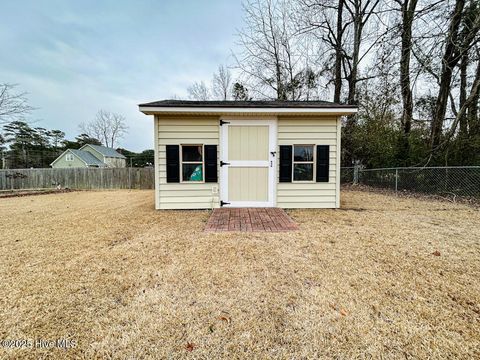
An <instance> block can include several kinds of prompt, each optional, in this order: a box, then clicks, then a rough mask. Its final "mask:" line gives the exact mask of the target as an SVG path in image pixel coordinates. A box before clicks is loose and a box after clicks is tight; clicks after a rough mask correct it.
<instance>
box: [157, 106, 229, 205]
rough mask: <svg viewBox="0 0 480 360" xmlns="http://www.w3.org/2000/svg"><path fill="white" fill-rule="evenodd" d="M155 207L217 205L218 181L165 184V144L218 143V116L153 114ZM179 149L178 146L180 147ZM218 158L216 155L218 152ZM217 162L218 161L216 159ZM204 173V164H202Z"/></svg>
mask: <svg viewBox="0 0 480 360" xmlns="http://www.w3.org/2000/svg"><path fill="white" fill-rule="evenodd" d="M155 122H156V124H155V128H156V129H157V130H156V134H155V136H156V139H155V142H156V146H155V150H156V154H155V160H156V163H157V166H156V177H157V185H158V186H156V189H157V190H156V191H155V195H156V197H157V199H156V207H157V209H209V208H212V207H219V202H220V199H219V195H218V191H217V193H216V194H213V192H212V188H213V187H216V188H217V190H218V183H167V171H166V148H165V145H181V144H202V145H217V153H218V150H219V148H218V145H219V118H218V117H216V116H181V115H179V116H168V117H167V116H161V115H156V116H155ZM180 151H181V149H180ZM217 159H218V155H217ZM217 161H218V160H217ZM203 171H204V172H205V165H204V167H203Z"/></svg>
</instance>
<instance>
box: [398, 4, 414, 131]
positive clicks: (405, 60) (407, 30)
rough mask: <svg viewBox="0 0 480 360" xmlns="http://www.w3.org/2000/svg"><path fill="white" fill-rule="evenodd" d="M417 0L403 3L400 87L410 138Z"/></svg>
mask: <svg viewBox="0 0 480 360" xmlns="http://www.w3.org/2000/svg"><path fill="white" fill-rule="evenodd" d="M416 6H417V0H411V1H409V0H405V1H404V2H403V5H402V51H401V57H400V87H401V90H402V103H403V113H402V125H403V133H404V135H405V137H407V138H408V136H409V134H410V130H411V128H412V118H413V98H412V89H411V85H410V57H411V52H412V24H413V17H414V14H415V9H416Z"/></svg>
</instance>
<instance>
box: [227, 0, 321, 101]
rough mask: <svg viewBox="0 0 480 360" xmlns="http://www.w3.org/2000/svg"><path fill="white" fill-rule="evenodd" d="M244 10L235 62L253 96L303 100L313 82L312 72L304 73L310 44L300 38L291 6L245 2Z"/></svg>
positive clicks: (281, 1) (277, 0)
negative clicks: (242, 25)
mask: <svg viewBox="0 0 480 360" xmlns="http://www.w3.org/2000/svg"><path fill="white" fill-rule="evenodd" d="M243 11H244V22H245V26H244V27H243V28H242V29H241V30H240V31H239V32H238V41H237V43H238V45H239V47H240V51H239V53H238V54H236V62H237V67H238V68H239V69H240V71H241V73H242V75H243V76H244V78H245V79H244V80H245V81H246V82H247V83H249V84H250V88H251V90H252V93H254V94H255V95H256V97H260V98H274V99H277V100H299V99H301V98H304V97H305V94H306V93H308V91H305V90H306V89H307V88H308V86H309V84H311V83H312V82H311V76H309V75H311V74H312V72H309V73H308V74H309V75H306V73H305V71H306V70H307V68H308V66H307V64H308V63H309V61H308V58H309V55H310V53H309V48H308V45H309V43H308V41H307V40H306V39H305V38H304V37H301V36H299V34H300V33H299V32H298V29H297V26H296V22H295V8H294V7H293V5H292V3H291V2H289V1H286V0H247V1H245V2H244V3H243ZM313 74H314V75H316V74H315V72H313ZM305 81H310V82H309V83H305Z"/></svg>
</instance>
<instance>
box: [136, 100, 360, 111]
mask: <svg viewBox="0 0 480 360" xmlns="http://www.w3.org/2000/svg"><path fill="white" fill-rule="evenodd" d="M138 106H140V107H185V108H188V107H204V108H205V107H206V108H208V107H215V108H310V109H322V108H346V109H356V108H357V106H356V105H346V104H337V103H333V102H329V101H278V100H252V101H232V100H226V101H195V100H160V101H153V102H149V103H144V104H140V105H138Z"/></svg>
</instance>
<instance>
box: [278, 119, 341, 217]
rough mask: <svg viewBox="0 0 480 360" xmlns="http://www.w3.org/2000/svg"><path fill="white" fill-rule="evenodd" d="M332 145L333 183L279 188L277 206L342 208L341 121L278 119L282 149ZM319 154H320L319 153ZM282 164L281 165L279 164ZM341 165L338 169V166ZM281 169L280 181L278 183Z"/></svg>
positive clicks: (289, 184)
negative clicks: (338, 157) (288, 146)
mask: <svg viewBox="0 0 480 360" xmlns="http://www.w3.org/2000/svg"><path fill="white" fill-rule="evenodd" d="M302 144H303V145H308V144H315V145H330V168H329V181H328V183H326V182H323V183H322V182H318V183H317V182H302V183H295V182H292V183H283V182H278V185H277V206H278V207H281V208H336V207H339V204H340V198H339V197H340V179H339V178H338V176H337V174H338V173H339V162H338V159H337V155H338V151H337V150H338V148H339V146H340V119H339V118H337V117H334V116H318V117H303V118H299V117H283V116H279V117H278V145H302ZM315 152H316V151H315ZM277 163H278V162H277ZM337 165H338V166H337ZM278 174H279V172H278V168H277V181H278Z"/></svg>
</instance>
